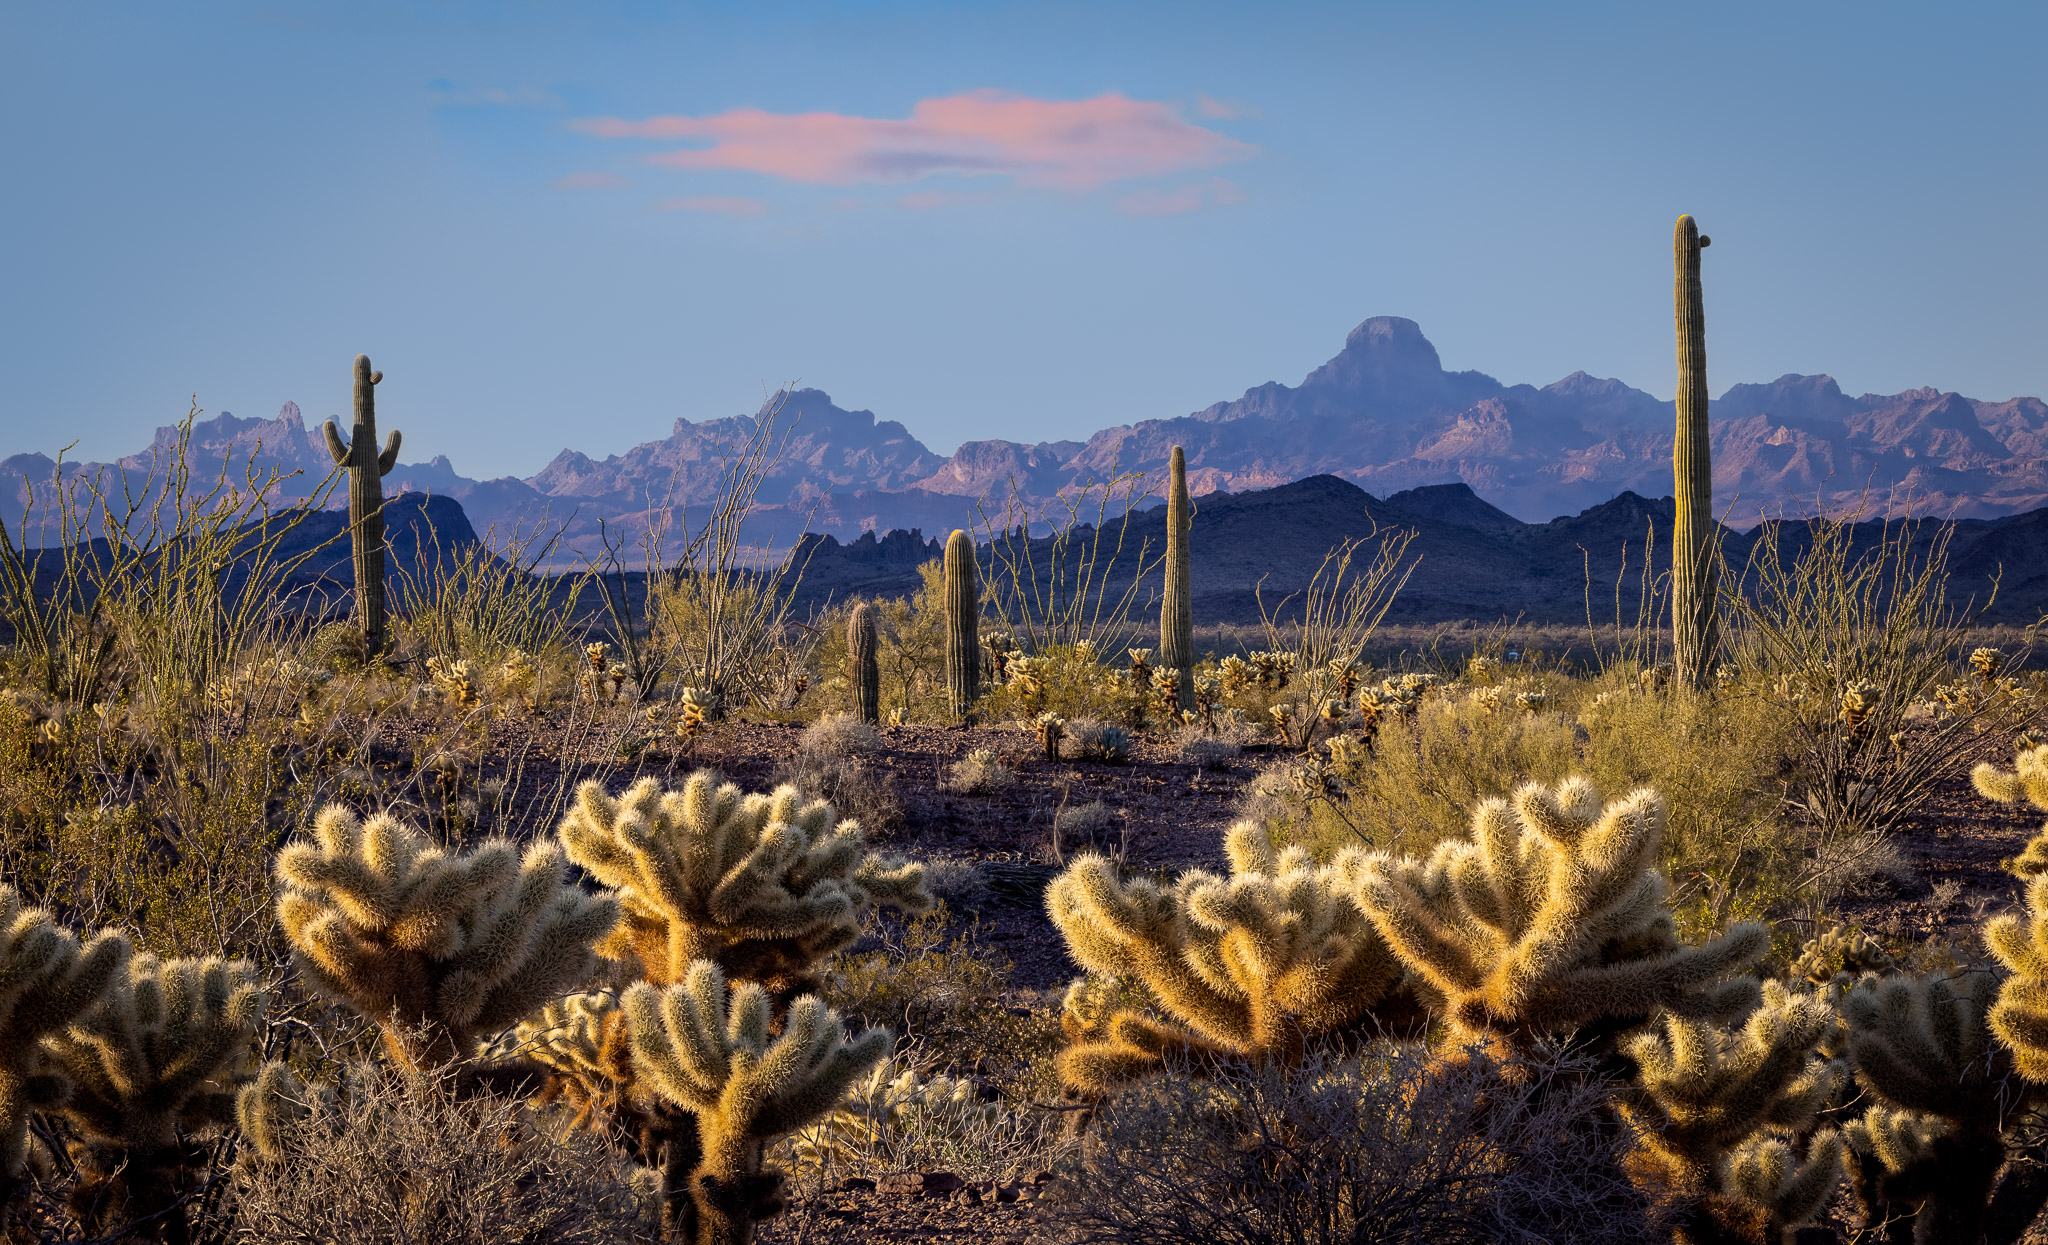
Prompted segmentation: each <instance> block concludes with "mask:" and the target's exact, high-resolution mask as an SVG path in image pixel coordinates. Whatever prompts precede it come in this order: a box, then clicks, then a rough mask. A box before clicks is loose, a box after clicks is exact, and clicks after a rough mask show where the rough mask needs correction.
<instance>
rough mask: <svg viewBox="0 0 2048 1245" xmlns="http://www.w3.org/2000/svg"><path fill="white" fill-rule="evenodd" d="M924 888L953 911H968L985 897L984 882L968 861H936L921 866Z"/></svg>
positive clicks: (986, 889)
mask: <svg viewBox="0 0 2048 1245" xmlns="http://www.w3.org/2000/svg"><path fill="white" fill-rule="evenodd" d="M924 887H925V889H926V890H928V891H930V892H931V893H932V897H933V898H934V899H937V900H939V901H940V902H942V903H944V904H945V905H946V906H947V907H949V908H951V909H953V910H954V911H969V910H972V909H973V907H974V906H975V905H976V904H978V903H980V902H981V901H982V900H983V899H986V898H987V897H988V881H987V879H985V878H983V877H982V876H981V870H980V869H977V868H976V867H975V866H974V862H972V861H968V860H952V859H947V858H940V859H937V860H927V861H925V862H924Z"/></svg>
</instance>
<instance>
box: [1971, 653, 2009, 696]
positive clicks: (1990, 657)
mask: <svg viewBox="0 0 2048 1245" xmlns="http://www.w3.org/2000/svg"><path fill="white" fill-rule="evenodd" d="M1970 672H1971V673H1972V674H1975V675H1976V676H1977V678H1978V679H1979V680H1980V681H1982V682H1983V684H1984V686H1985V688H1987V689H1989V688H1991V687H1992V686H1994V685H1995V684H1996V683H1997V682H1998V676H1999V675H2001V674H2004V673H2005V654H2004V652H2002V651H2000V650H1999V649H1995V648H1980V649H1977V650H1975V651H1974V652H1972V653H1971V654H1970Z"/></svg>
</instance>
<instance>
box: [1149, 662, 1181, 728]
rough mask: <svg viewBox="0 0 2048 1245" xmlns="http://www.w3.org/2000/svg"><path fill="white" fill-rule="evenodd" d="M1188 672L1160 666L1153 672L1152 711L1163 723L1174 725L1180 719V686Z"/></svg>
mask: <svg viewBox="0 0 2048 1245" xmlns="http://www.w3.org/2000/svg"><path fill="white" fill-rule="evenodd" d="M1186 674H1187V672H1186V671H1185V670H1179V669H1176V668H1174V667H1172V666H1160V667H1159V668H1157V669H1156V670H1154V671H1153V672H1152V680H1151V692H1152V711H1153V712H1154V713H1157V714H1158V715H1159V720H1160V721H1161V722H1166V723H1172V722H1176V721H1178V720H1179V719H1180V685H1181V680H1182V678H1183V676H1185V675H1186Z"/></svg>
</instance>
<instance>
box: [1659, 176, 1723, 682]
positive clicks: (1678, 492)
mask: <svg viewBox="0 0 2048 1245" xmlns="http://www.w3.org/2000/svg"><path fill="white" fill-rule="evenodd" d="M1707 243H1708V239H1707V237H1706V236H1705V235H1704V234H1702V233H1701V232H1700V228H1699V226H1698V225H1696V224H1694V223H1693V219H1692V217H1690V216H1681V217H1679V218H1678V227H1677V229H1676V230H1675V231H1674V232H1673V233H1672V235H1671V260H1672V265H1673V267H1674V269H1675V275H1674V284H1673V288H1672V303H1673V308H1674V311H1675V313H1676V315H1677V320H1678V437H1677V439H1676V440H1675V441H1674V442H1673V443H1672V447H1671V475H1672V490H1673V491H1672V496H1673V497H1675V498H1677V501H1678V519H1677V522H1676V523H1675V524H1674V526H1673V527H1672V529H1671V572H1672V573H1671V584H1672V593H1671V621H1672V633H1673V638H1674V640H1675V641H1676V647H1677V656H1678V672H1679V677H1680V678H1682V679H1683V680H1684V681H1685V685H1686V686H1687V687H1690V688H1694V689H1699V688H1704V687H1708V686H1710V685H1711V684H1712V681H1713V675H1714V651H1715V648H1716V646H1717V645H1718V643H1719V638H1720V637H1719V634H1718V624H1717V622H1716V615H1715V597H1716V595H1717V594H1718V593H1719V591H1720V583H1721V576H1720V568H1719V566H1718V565H1717V563H1716V557H1715V555H1716V552H1717V551H1716V549H1715V542H1714V465H1713V460H1712V458H1711V451H1710V449H1709V447H1708V444H1707V315H1706V310H1705V306H1704V303H1703V302H1702V300H1701V297H1700V252H1701V251H1702V250H1704V249H1705V248H1706V246H1707Z"/></svg>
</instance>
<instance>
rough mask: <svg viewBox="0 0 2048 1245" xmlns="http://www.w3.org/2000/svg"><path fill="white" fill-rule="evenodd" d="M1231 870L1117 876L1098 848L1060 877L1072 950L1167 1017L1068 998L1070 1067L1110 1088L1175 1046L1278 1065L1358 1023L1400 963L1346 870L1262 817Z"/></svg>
mask: <svg viewBox="0 0 2048 1245" xmlns="http://www.w3.org/2000/svg"><path fill="white" fill-rule="evenodd" d="M1224 846H1225V849H1226V852H1227V853H1228V855H1229V858H1230V865H1231V874H1230V876H1229V877H1228V878H1224V877H1219V876H1217V875H1215V874H1213V873H1208V872H1205V871H1202V870H1190V871H1188V872H1187V873H1184V874H1182V875H1181V878H1180V880H1179V881H1178V882H1176V883H1175V884H1174V885H1173V886H1172V887H1171V888H1168V887H1165V886H1162V885H1160V884H1159V883H1157V882H1154V881H1152V880H1151V879H1149V878H1142V877H1140V878H1132V879H1130V880H1129V881H1122V880H1119V878H1118V876H1117V871H1116V868H1115V866H1114V865H1113V864H1112V863H1111V862H1110V861H1109V860H1107V859H1105V858H1104V857H1102V856H1099V855H1096V854H1094V853H1088V854H1085V855H1083V856H1081V857H1080V858H1079V859H1077V860H1076V861H1075V862H1074V864H1073V865H1072V866H1070V867H1069V868H1068V869H1067V871H1066V872H1065V873H1063V874H1061V875H1060V876H1059V877H1057V878H1055V879H1054V880H1053V882H1052V885H1051V886H1050V887H1048V888H1047V890H1046V908H1047V911H1048V912H1049V913H1050V914H1051V916H1052V920H1053V924H1055V925H1057V926H1058V927H1059V930H1060V933H1061V935H1062V936H1064V937H1065V939H1066V941H1067V946H1068V948H1069V950H1070V951H1071V953H1072V954H1073V956H1074V959H1075V960H1076V961H1077V962H1078V963H1080V964H1081V965H1082V966H1083V967H1085V968H1088V969H1090V970H1092V971H1095V972H1098V973H1104V974H1111V975H1129V976H1134V977H1136V978H1138V979H1139V980H1142V981H1143V982H1144V983H1145V984H1146V985H1147V986H1148V987H1149V988H1150V989H1151V991H1152V995H1153V997H1155V998H1156V999H1157V1000H1158V1001H1159V1003H1160V1004H1161V1005H1162V1006H1163V1007H1164V1008H1166V1010H1167V1012H1168V1013H1169V1014H1168V1016H1167V1017H1166V1018H1159V1017H1154V1016H1149V1015H1145V1014H1143V1013H1140V1012H1136V1011H1127V1010H1118V1011H1113V1012H1110V1013H1105V1014H1103V1015H1101V1016H1100V1017H1096V1018H1090V1017H1089V1016H1088V1013H1087V1011H1086V1009H1085V1008H1081V1007H1079V1006H1077V1005H1078V1003H1079V1002H1080V1001H1079V1000H1076V999H1071V998H1070V1006H1069V1007H1068V1009H1067V1015H1066V1017H1065V1018H1064V1019H1063V1022H1062V1023H1063V1024H1064V1025H1065V1026H1066V1028H1067V1030H1068V1036H1069V1038H1070V1039H1071V1041H1072V1044H1071V1045H1070V1046H1069V1047H1068V1049H1067V1050H1066V1051H1064V1052H1062V1053H1061V1055H1060V1074H1061V1077H1062V1079H1064V1080H1065V1081H1066V1082H1067V1084H1068V1085H1069V1086H1071V1087H1073V1088H1075V1089H1077V1090H1080V1091H1082V1092H1084V1093H1088V1094H1094V1095H1100V1094H1103V1093H1106V1092H1108V1091H1109V1090H1110V1089H1112V1088H1114V1087H1115V1086H1116V1085H1118V1084H1121V1083H1124V1082H1126V1081H1130V1080H1133V1079H1136V1078H1139V1077H1143V1076H1148V1075H1151V1074H1152V1073H1153V1072H1154V1071H1156V1070H1157V1069H1158V1067H1159V1066H1160V1065H1161V1063H1162V1061H1163V1060H1165V1059H1166V1058H1168V1057H1169V1056H1174V1055H1179V1056H1186V1057H1193V1058H1197V1059H1200V1058H1203V1057H1208V1056H1215V1055H1234V1056H1251V1057H1256V1058H1261V1059H1267V1060H1273V1061H1277V1062H1279V1063H1281V1064H1282V1065H1287V1064H1291V1063H1292V1062H1294V1061H1296V1060H1298V1059H1299V1057H1300V1056H1301V1053H1302V1047H1303V1043H1304V1041H1305V1040H1306V1039H1307V1038H1309V1037H1312V1036H1315V1035H1318V1034H1324V1033H1329V1032H1331V1031H1333V1030H1336V1029H1339V1028H1342V1027H1344V1026H1345V1025H1348V1024H1351V1023H1352V1022H1354V1021H1356V1020H1357V1019H1358V1018H1359V1017H1361V1016H1362V1015H1364V1014H1365V1013H1366V1012H1367V1011H1369V1010H1370V1009H1372V1008H1373V1007H1374V1006H1375V1005H1376V1004H1378V1003H1380V1002H1381V1001H1382V1000H1383V999H1385V998H1387V996H1388V995H1389V994H1390V993H1391V992H1392V991H1393V989H1394V987H1395V985H1396V983H1397V982H1398V981H1399V980H1400V977H1401V966H1400V964H1399V962H1398V961H1397V960H1396V959H1395V958H1394V956H1393V954H1392V952H1391V951H1390V950H1389V949H1388V947H1387V946H1386V944H1385V943H1384V942H1383V941H1382V940H1381V939H1380V938H1379V936H1378V935H1377V934H1376V933H1375V932H1374V931H1373V929H1372V927H1371V925H1370V924H1369V923H1368V922H1367V921H1366V920H1365V919H1364V917H1363V916H1362V914H1361V913H1360V912H1359V911H1358V909H1357V908H1356V907H1355V906H1354V905H1353V904H1352V903H1351V902H1350V901H1349V899H1348V897H1347V895H1346V894H1345V892H1344V889H1343V886H1342V885H1341V879H1340V878H1339V876H1338V875H1337V873H1336V872H1335V871H1334V870H1332V869H1330V868H1327V867H1323V866H1318V865H1316V864H1315V863H1314V861H1313V860H1312V859H1311V858H1310V857H1309V855H1308V853H1307V852H1306V851H1304V850H1303V849H1301V848H1299V847H1291V848H1288V849H1287V850H1285V851H1282V852H1276V851H1275V850H1274V849H1273V844H1272V840H1271V839H1270V837H1269V836H1268V835H1267V833H1266V830H1265V828H1264V827H1263V826H1261V825H1259V824H1258V823H1256V822H1251V821H1241V822H1238V823H1237V824H1236V825H1233V826H1232V827H1231V828H1230V829H1229V831H1228V832H1227V833H1226V835H1225V838H1224Z"/></svg>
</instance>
